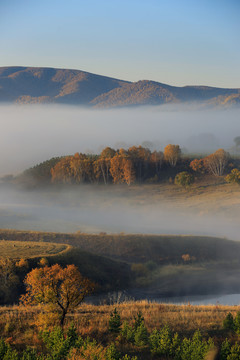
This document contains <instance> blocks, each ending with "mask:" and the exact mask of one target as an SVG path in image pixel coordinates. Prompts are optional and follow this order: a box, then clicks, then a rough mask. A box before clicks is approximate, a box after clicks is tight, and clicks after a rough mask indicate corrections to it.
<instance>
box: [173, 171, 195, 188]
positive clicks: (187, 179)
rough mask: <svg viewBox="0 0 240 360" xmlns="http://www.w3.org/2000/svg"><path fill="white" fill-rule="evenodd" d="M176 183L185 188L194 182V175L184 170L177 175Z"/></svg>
mask: <svg viewBox="0 0 240 360" xmlns="http://www.w3.org/2000/svg"><path fill="white" fill-rule="evenodd" d="M174 183H175V184H176V185H180V186H183V187H185V188H186V187H189V186H190V185H192V184H193V183H194V176H193V175H192V174H190V173H189V172H187V171H182V172H180V173H178V174H177V175H176V177H175V180H174Z"/></svg>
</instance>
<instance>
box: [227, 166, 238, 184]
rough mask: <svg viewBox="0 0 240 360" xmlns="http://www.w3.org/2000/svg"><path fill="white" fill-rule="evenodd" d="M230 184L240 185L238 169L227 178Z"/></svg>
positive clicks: (233, 170)
mask: <svg viewBox="0 0 240 360" xmlns="http://www.w3.org/2000/svg"><path fill="white" fill-rule="evenodd" d="M225 180H226V181H227V182H228V183H236V184H240V171H239V170H238V169H232V171H231V172H230V174H228V175H227V176H226V177H225Z"/></svg>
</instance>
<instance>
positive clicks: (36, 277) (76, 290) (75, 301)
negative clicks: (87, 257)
mask: <svg viewBox="0 0 240 360" xmlns="http://www.w3.org/2000/svg"><path fill="white" fill-rule="evenodd" d="M24 282H25V285H26V294H25V295H23V296H22V297H21V298H20V300H21V302H23V303H25V304H30V305H33V304H45V305H47V306H48V307H49V308H50V309H51V310H52V311H53V312H56V311H57V312H58V313H59V314H60V324H61V326H63V324H64V320H65V316H66V314H67V313H68V312H69V311H70V310H73V309H75V308H76V307H77V306H78V305H79V304H80V303H81V302H82V301H83V299H84V298H85V296H86V295H89V294H90V293H91V292H92V291H93V289H94V284H93V283H92V282H91V281H90V280H89V279H87V278H84V277H83V276H82V275H81V273H80V272H79V270H78V268H77V267H76V266H75V265H68V266H67V267H66V268H62V267H61V266H60V265H58V264H55V265H53V266H50V267H49V266H45V267H43V268H36V269H33V270H32V271H31V272H29V273H28V274H27V276H26V278H25V280H24Z"/></svg>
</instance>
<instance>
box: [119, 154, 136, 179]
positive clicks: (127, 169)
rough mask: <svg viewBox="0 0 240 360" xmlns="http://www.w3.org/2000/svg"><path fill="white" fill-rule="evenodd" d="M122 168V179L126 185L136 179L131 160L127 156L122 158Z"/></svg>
mask: <svg viewBox="0 0 240 360" xmlns="http://www.w3.org/2000/svg"><path fill="white" fill-rule="evenodd" d="M122 168H123V180H124V181H125V182H126V184H127V185H131V184H132V183H133V182H134V181H135V179H136V176H135V170H134V166H133V162H132V160H131V159H129V158H123V160H122Z"/></svg>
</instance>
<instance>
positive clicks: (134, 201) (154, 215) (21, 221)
mask: <svg viewBox="0 0 240 360" xmlns="http://www.w3.org/2000/svg"><path fill="white" fill-rule="evenodd" d="M157 187H158V186H157V185H156V186H155V188H154V187H153V188H152V187H151V186H150V185H149V186H146V187H145V191H146V193H144V191H143V192H141V193H138V189H137V187H132V188H131V187H129V188H128V187H127V186H115V185H109V186H104V185H98V186H94V185H81V186H75V187H73V188H50V189H44V190H43V189H42V190H37V191H36V190H34V191H33V190H31V191H24V190H17V189H16V188H12V187H9V186H4V185H2V186H0V204H1V205H0V228H10V229H22V230H39V231H40V230H41V231H57V232H76V231H80V232H90V233H99V232H107V233H119V232H125V233H145V234H147V233H148V234H150V233H151V234H195V235H210V236H219V237H227V238H229V239H235V240H240V236H239V234H240V224H239V215H240V201H239V198H238V200H237V201H236V199H235V201H234V202H233V204H231V203H230V204H224V205H225V206H226V207H225V208H219V209H218V205H216V207H214V208H212V207H209V204H205V203H202V202H199V203H197V202H196V204H192V203H191V202H189V201H188V200H187V199H186V200H182V201H179V199H178V200H176V202H175V200H174V199H171V201H169V199H168V198H167V197H166V198H165V197H164V195H163V196H162V197H161V199H159V200H158V198H155V195H154V192H155V191H156V190H157ZM233 214H234V215H233Z"/></svg>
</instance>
